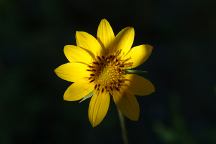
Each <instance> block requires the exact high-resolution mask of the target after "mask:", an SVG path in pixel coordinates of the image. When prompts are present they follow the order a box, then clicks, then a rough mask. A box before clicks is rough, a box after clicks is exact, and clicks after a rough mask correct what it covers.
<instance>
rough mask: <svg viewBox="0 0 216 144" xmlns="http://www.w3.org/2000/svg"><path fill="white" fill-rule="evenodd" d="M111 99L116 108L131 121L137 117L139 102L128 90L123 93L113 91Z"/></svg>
mask: <svg viewBox="0 0 216 144" xmlns="http://www.w3.org/2000/svg"><path fill="white" fill-rule="evenodd" d="M113 99H114V102H115V104H116V105H117V107H118V109H119V110H120V111H121V112H122V113H123V115H125V116H126V117H127V118H129V119H130V120H133V121H137V120H138V119H139V113H140V108H139V103H138V102H137V99H136V97H135V96H134V95H133V94H132V93H131V92H129V91H125V92H124V93H121V92H118V91H115V92H114V93H113Z"/></svg>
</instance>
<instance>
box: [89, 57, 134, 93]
mask: <svg viewBox="0 0 216 144" xmlns="http://www.w3.org/2000/svg"><path fill="white" fill-rule="evenodd" d="M126 61H127V60H121V59H120V58H119V57H118V56H117V55H108V56H97V58H96V59H95V61H94V62H93V63H92V64H91V65H89V69H87V71H91V74H90V77H89V82H90V83H92V82H94V84H95V87H94V89H95V90H97V91H101V92H104V91H107V92H111V91H113V90H118V91H119V89H120V87H121V86H122V85H123V84H124V82H125V81H126V79H125V78H124V74H125V69H126V68H127V67H129V66H131V65H132V63H127V62H126Z"/></svg>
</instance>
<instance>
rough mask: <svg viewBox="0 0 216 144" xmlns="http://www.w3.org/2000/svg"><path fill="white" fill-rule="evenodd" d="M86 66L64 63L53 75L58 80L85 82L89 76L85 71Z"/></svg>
mask: <svg viewBox="0 0 216 144" xmlns="http://www.w3.org/2000/svg"><path fill="white" fill-rule="evenodd" d="M87 69H88V66H87V65H85V64H82V63H66V64H63V65H61V66H59V67H57V68H56V69H55V73H56V75H57V76H59V77H60V78H62V79H64V80H67V81H70V82H76V81H80V80H83V79H84V80H87V78H88V77H89V76H90V73H89V71H87Z"/></svg>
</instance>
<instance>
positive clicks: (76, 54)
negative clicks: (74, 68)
mask: <svg viewBox="0 0 216 144" xmlns="http://www.w3.org/2000/svg"><path fill="white" fill-rule="evenodd" d="M64 54H65V56H66V57H67V59H68V60H69V61H70V62H81V63H86V64H90V63H91V62H92V61H93V58H92V57H91V55H90V54H89V53H88V52H87V51H85V50H84V49H82V48H80V47H78V46H74V45H66V46H65V47H64Z"/></svg>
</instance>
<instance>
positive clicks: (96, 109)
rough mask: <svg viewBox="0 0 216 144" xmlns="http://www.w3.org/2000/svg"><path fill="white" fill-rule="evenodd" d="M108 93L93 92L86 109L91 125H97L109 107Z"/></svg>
mask: <svg viewBox="0 0 216 144" xmlns="http://www.w3.org/2000/svg"><path fill="white" fill-rule="evenodd" d="M109 103H110V95H109V93H106V92H104V93H94V95H93V96H92V98H91V101H90V104H89V110H88V116H89V121H90V123H91V125H92V126H93V127H95V126H97V125H99V124H100V123H101V121H102V120H103V119H104V117H105V116H106V113H107V111H108V108H109Z"/></svg>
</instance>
